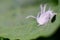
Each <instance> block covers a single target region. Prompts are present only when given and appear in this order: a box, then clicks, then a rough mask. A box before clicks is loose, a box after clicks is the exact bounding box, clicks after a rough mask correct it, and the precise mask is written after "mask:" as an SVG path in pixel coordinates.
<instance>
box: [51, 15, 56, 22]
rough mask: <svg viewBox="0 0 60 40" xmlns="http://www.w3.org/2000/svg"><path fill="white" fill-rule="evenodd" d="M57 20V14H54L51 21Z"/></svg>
mask: <svg viewBox="0 0 60 40" xmlns="http://www.w3.org/2000/svg"><path fill="white" fill-rule="evenodd" d="M55 20H56V15H54V16H53V18H52V20H51V22H52V23H53V22H54V21H55Z"/></svg>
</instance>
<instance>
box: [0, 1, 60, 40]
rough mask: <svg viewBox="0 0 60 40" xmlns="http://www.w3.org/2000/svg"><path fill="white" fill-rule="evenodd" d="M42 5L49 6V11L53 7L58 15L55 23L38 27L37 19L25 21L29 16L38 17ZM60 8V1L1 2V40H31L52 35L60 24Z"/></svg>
mask: <svg viewBox="0 0 60 40" xmlns="http://www.w3.org/2000/svg"><path fill="white" fill-rule="evenodd" d="M40 4H47V9H48V8H49V7H51V9H52V10H53V11H54V12H56V13H57V16H56V20H55V22H54V23H48V24H47V26H43V27H42V26H40V27H38V26H37V22H36V20H35V19H32V18H30V19H25V17H26V16H28V15H33V16H37V14H38V12H39V11H40V7H39V6H40ZM59 7H60V5H59V4H58V0H0V37H1V38H0V40H6V39H4V38H8V39H10V40H19V39H20V40H30V39H35V38H36V37H38V36H44V37H47V36H50V35H52V34H53V33H54V32H55V31H56V29H57V28H58V27H59V26H58V25H59V24H60V22H59V20H60V18H59V17H60V14H59ZM3 37H4V38H3ZM8 39H7V40H8Z"/></svg>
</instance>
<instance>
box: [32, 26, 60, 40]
mask: <svg viewBox="0 0 60 40" xmlns="http://www.w3.org/2000/svg"><path fill="white" fill-rule="evenodd" d="M32 40H60V26H59V28H58V29H57V30H56V31H55V33H54V34H52V35H51V36H49V37H37V38H36V39H32Z"/></svg>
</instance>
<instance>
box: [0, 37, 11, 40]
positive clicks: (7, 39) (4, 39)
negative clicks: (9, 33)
mask: <svg viewBox="0 0 60 40" xmlns="http://www.w3.org/2000/svg"><path fill="white" fill-rule="evenodd" d="M0 40H10V39H9V38H4V37H0Z"/></svg>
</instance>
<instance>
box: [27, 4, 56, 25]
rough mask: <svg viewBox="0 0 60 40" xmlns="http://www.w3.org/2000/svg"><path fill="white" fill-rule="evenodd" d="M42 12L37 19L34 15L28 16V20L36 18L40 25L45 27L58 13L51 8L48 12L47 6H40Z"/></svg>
mask: <svg viewBox="0 0 60 40" xmlns="http://www.w3.org/2000/svg"><path fill="white" fill-rule="evenodd" d="M40 8H41V12H39V13H38V15H37V17H34V16H32V15H30V16H27V17H26V18H30V17H32V18H35V19H36V20H37V23H38V25H45V24H46V23H48V22H49V21H50V20H51V19H52V18H53V16H54V15H56V13H54V12H53V11H52V10H51V9H50V8H49V9H48V10H47V11H46V4H45V5H40Z"/></svg>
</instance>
